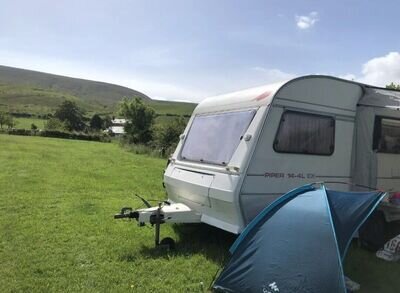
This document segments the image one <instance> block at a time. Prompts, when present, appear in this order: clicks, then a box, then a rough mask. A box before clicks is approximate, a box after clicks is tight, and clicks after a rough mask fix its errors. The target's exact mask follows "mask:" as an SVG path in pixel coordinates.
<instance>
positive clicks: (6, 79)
mask: <svg viewBox="0 0 400 293" xmlns="http://www.w3.org/2000/svg"><path fill="white" fill-rule="evenodd" d="M0 84H8V85H24V86H31V87H37V88H40V89H44V90H50V91H55V92H61V93H65V94H69V95H72V96H77V97H79V98H80V99H82V100H83V101H86V102H96V103H101V104H104V105H110V104H114V103H115V102H118V101H120V100H121V98H122V97H124V96H128V97H130V96H139V97H141V98H142V99H145V100H148V99H150V98H149V97H148V96H146V95H145V94H143V93H141V92H138V91H135V90H132V89H129V88H126V87H123V86H119V85H115V84H110V83H105V82H98V81H92V80H85V79H79V78H71V77H66V76H61V75H54V74H49V73H43V72H38V71H32V70H26V69H19V68H13V67H7V66H1V65H0Z"/></svg>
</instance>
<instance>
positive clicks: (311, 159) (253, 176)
mask: <svg viewBox="0 0 400 293" xmlns="http://www.w3.org/2000/svg"><path fill="white" fill-rule="evenodd" d="M371 89H374V90H376V88H372V87H369V86H367V85H363V84H360V83H356V82H352V81H347V80H342V79H338V78H334V77H329V76H305V77H300V78H296V79H293V80H291V81H288V82H283V83H277V84H272V85H268V86H262V87H258V88H253V89H249V90H245V91H240V92H235V93H230V94H226V95H221V96H217V97H212V98H208V99H205V100H204V101H202V102H201V103H200V104H199V105H198V106H197V107H196V109H195V110H194V112H193V115H192V117H191V118H190V120H189V122H188V125H187V127H186V129H185V132H184V133H183V135H182V136H181V140H180V142H179V144H178V146H177V148H176V150H175V152H174V154H173V155H172V157H171V162H170V164H169V165H168V167H167V169H166V171H165V174H164V183H165V187H166V191H167V193H168V198H169V199H170V200H171V201H172V202H178V203H183V204H185V205H187V206H188V207H190V209H192V210H194V211H196V212H198V213H200V214H201V221H202V222H204V223H207V224H210V225H213V226H216V227H219V228H221V229H224V230H227V231H229V232H232V233H240V232H241V231H242V230H243V228H244V227H245V226H246V224H247V223H248V222H249V221H250V220H251V219H252V218H254V216H255V215H256V214H257V213H258V212H259V211H260V210H262V209H263V208H264V207H265V206H266V205H268V203H270V202H272V201H273V200H274V199H276V198H277V197H278V196H280V195H282V194H284V193H286V192H287V191H288V190H290V189H293V188H295V187H297V186H301V185H304V184H307V183H311V182H318V181H325V182H326V181H333V182H342V183H357V184H361V183H365V182H367V183H368V182H372V184H373V185H375V186H379V187H381V188H383V189H387V187H389V188H393V189H394V190H397V191H399V190H400V168H398V167H397V166H398V165H400V155H398V154H396V155H395V154H387V153H385V154H381V153H379V152H378V153H377V152H376V151H374V150H372V144H373V139H374V135H375V134H374V133H373V129H374V127H373V124H374V123H375V122H374V119H376V118H375V116H376V115H380V114H379V113H381V112H382V113H384V114H385V115H389V116H390V115H392V116H395V117H399V119H400V111H393V107H395V106H396V103H397V104H398V105H399V108H400V102H399V101H400V95H399V99H398V101H397V100H393V99H392V98H390V97H389V96H387V95H388V92H389V91H387V90H384V89H379V90H380V91H379V92H378V91H377V90H376V91H373V90H371ZM389 94H390V93H389ZM385 95H386V96H385ZM382 97H384V99H386V100H387V101H388V102H387V103H388V104H389V103H391V104H390V105H389V106H390V107H388V108H385V107H381V106H379V105H380V103H381V100H382V99H381V98H382ZM371 107H372V108H373V110H371V109H372V108H371ZM378 108H379V109H380V108H385V109H382V110H377V109H378ZM365 109H366V110H365ZM361 110H365V111H361ZM240 111H252V113H253V112H254V116H252V118H251V121H248V123H249V124H248V125H247V124H246V125H245V127H244V128H243V129H244V131H243V133H241V134H240V137H238V133H236V134H235V135H236V136H235V135H233V136H232V137H229V141H219V140H218V139H219V138H220V140H224V139H225V137H228V136H229V134H230V133H235V128H236V127H232V125H230V124H226V129H224V128H223V127H222V128H221V125H220V124H215V127H210V126H208V128H207V129H203V131H204V132H203V133H201V135H199V134H197V141H196V142H197V143H193V141H191V143H188V144H187V145H194V146H199V145H200V146H202V147H204V148H209V149H211V145H210V144H213V145H212V147H214V150H216V152H220V151H221V150H223V149H224V148H225V147H226V145H227V144H229V148H227V149H229V150H230V152H231V153H229V156H227V155H226V154H223V152H222V154H223V156H222V157H224V158H225V159H224V160H226V161H223V162H222V161H218V160H217V159H218V156H217V155H216V153H213V154H212V156H211V157H212V162H208V161H207V159H208V158H207V157H205V158H203V157H202V156H203V155H199V156H198V157H196V155H194V156H192V157H190V156H191V155H192V153H195V152H196V151H198V150H194V151H193V152H191V150H190V151H187V150H185V151H184V152H183V153H184V155H182V151H183V150H184V148H185V143H186V142H187V141H188V140H189V141H190V140H191V139H192V137H193V135H192V133H191V132H190V131H191V129H192V126H193V125H194V124H195V123H194V122H195V121H196V119H200V118H201V119H207V117H212V119H215V121H221V120H218V119H219V118H220V116H221V117H222V116H223V115H227V116H235V113H239V112H240ZM379 111H381V112H379ZM382 113H381V114H382ZM382 115H383V114H382ZM245 116H246V115H245ZM199 117H200V118H199ZM216 117H217V118H218V119H217V118H216ZM246 117H248V115H247V116H246ZM230 121H231V120H230ZM232 121H233V120H232ZM365 121H368V123H364V122H365ZM234 122H235V121H234ZM236 122H237V121H236ZM236 122H235V123H236ZM229 123H230V122H229ZM291 123H292V124H293V123H294V124H293V125H294V126H290V125H291ZM302 123H305V124H304V125H303V124H302ZM371 123H372V124H371ZM205 125H212V123H211V124H210V123H206V124H205ZM224 125H225V124H224ZM360 125H361V126H362V127H360ZM371 125H372V126H371ZM399 125H400V124H399ZM196 127H197V126H196ZM196 127H194V128H193V129H195V128H196ZM240 127H243V125H241V126H240ZM293 127H294V128H293ZM197 128H198V127H197ZM217 129H219V130H218V131H221V133H213V131H217ZM291 129H298V133H302V134H301V135H300V136H299V137H300V138H301V139H302V142H301V143H298V142H296V141H294V143H291V141H290V140H289V141H287V142H285V136H287V135H288V133H290V132H291V131H292V130H291ZM309 129H313V131H315V133H316V135H317V136H315V135H310V136H309V137H308V136H307V135H308V133H309ZM325 129H326V130H325ZM236 130H237V129H236ZM194 131H195V130H194ZM196 131H197V130H196ZM304 133H305V134H304ZM310 133H311V132H310ZM302 135H303V136H302ZM304 135H306V136H304ZM399 136H400V133H399ZM199 137H200V139H199ZM202 137H204V141H201V138H202ZM316 137H318V139H321V140H320V141H318V140H315V139H316ZM297 139H299V138H297ZM319 142H321V143H319ZM202 143H204V145H202ZM232 143H234V144H235V145H234V147H233V146H232V145H231V144H232ZM303 144H304V145H307V144H308V145H311V147H312V149H311V150H309V149H307V148H306V147H305V148H304V149H302V145H303ZM296 145H299V146H301V147H300V149H297V150H295V151H293V150H292V148H293V147H295V146H296ZM399 148H400V140H399ZM198 149H201V148H198ZM204 153H205V154H206V153H207V152H204ZM187 154H189V157H188V156H187ZM197 155H198V153H197ZM205 156H207V155H205ZM226 158H228V159H226ZM374 166H375V167H374ZM370 169H371V170H372V171H368V172H367V171H365V170H370ZM363 170H364V171H363ZM364 175H365V176H364ZM372 177H373V178H372ZM371 178H372V179H373V180H372V179H371ZM374 182H377V183H376V184H375V183H374ZM332 185H333V186H332ZM331 186H332V187H333V188H335V189H337V190H348V189H349V186H348V185H344V184H331ZM375 186H374V187H375Z"/></svg>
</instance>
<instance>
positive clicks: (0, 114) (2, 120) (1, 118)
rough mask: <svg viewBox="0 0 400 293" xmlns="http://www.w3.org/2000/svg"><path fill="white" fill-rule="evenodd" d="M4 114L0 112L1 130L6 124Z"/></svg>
mask: <svg viewBox="0 0 400 293" xmlns="http://www.w3.org/2000/svg"><path fill="white" fill-rule="evenodd" d="M6 115H7V114H6V113H4V112H0V128H1V129H3V125H5V124H6Z"/></svg>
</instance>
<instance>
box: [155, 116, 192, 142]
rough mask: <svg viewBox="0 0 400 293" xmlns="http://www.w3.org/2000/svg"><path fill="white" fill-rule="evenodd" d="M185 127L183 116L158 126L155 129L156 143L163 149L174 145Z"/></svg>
mask: <svg viewBox="0 0 400 293" xmlns="http://www.w3.org/2000/svg"><path fill="white" fill-rule="evenodd" d="M185 127H186V120H185V119H184V118H183V117H178V118H175V119H174V120H173V121H172V122H170V123H167V124H164V125H162V126H159V127H158V128H157V129H156V131H155V142H156V145H157V146H158V147H160V148H162V149H165V150H166V149H168V148H171V147H173V146H175V145H176V144H177V143H178V142H179V135H181V134H182V133H183V131H184V130H185Z"/></svg>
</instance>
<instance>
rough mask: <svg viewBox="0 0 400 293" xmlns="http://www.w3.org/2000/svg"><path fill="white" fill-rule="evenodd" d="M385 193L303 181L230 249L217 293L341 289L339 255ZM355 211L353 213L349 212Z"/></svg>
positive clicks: (250, 226) (342, 282) (262, 215)
mask: <svg viewBox="0 0 400 293" xmlns="http://www.w3.org/2000/svg"><path fill="white" fill-rule="evenodd" d="M383 195H384V194H382V193H381V192H369V193H349V192H337V191H330V190H328V191H327V190H326V189H325V187H324V186H323V185H322V186H321V187H318V188H317V187H314V186H312V185H306V186H303V187H300V188H298V189H295V190H293V191H291V192H289V193H287V194H285V195H283V196H282V197H280V198H279V199H277V200H276V201H275V202H273V203H272V204H271V205H270V206H268V207H267V208H265V209H264V210H263V211H262V212H261V213H260V214H259V215H258V216H257V217H256V218H255V219H254V220H253V221H252V222H250V224H249V225H248V227H247V228H246V229H245V230H244V231H243V233H244V234H243V233H242V235H241V236H240V237H239V238H238V239H237V240H236V241H235V243H234V244H233V245H232V247H231V250H230V251H231V253H232V257H231V259H230V261H229V263H228V264H227V265H226V267H225V268H224V270H223V271H222V272H221V274H220V275H219V277H218V278H217V280H216V282H215V283H214V285H213V288H214V290H216V291H218V292H265V293H276V292H307V293H310V292H327V293H329V292H332V293H333V292H335V293H337V292H346V288H345V281H344V275H343V268H342V258H343V257H344V255H345V253H346V248H347V246H348V243H349V242H350V240H351V238H352V236H353V234H354V232H355V231H356V230H357V229H358V227H359V226H360V225H361V224H362V222H364V221H365V219H366V218H367V217H368V215H369V214H370V213H371V212H372V210H373V209H374V208H375V207H376V205H377V204H378V203H379V201H380V200H381V199H382V197H383ZM352 214H354V217H353V216H352Z"/></svg>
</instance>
